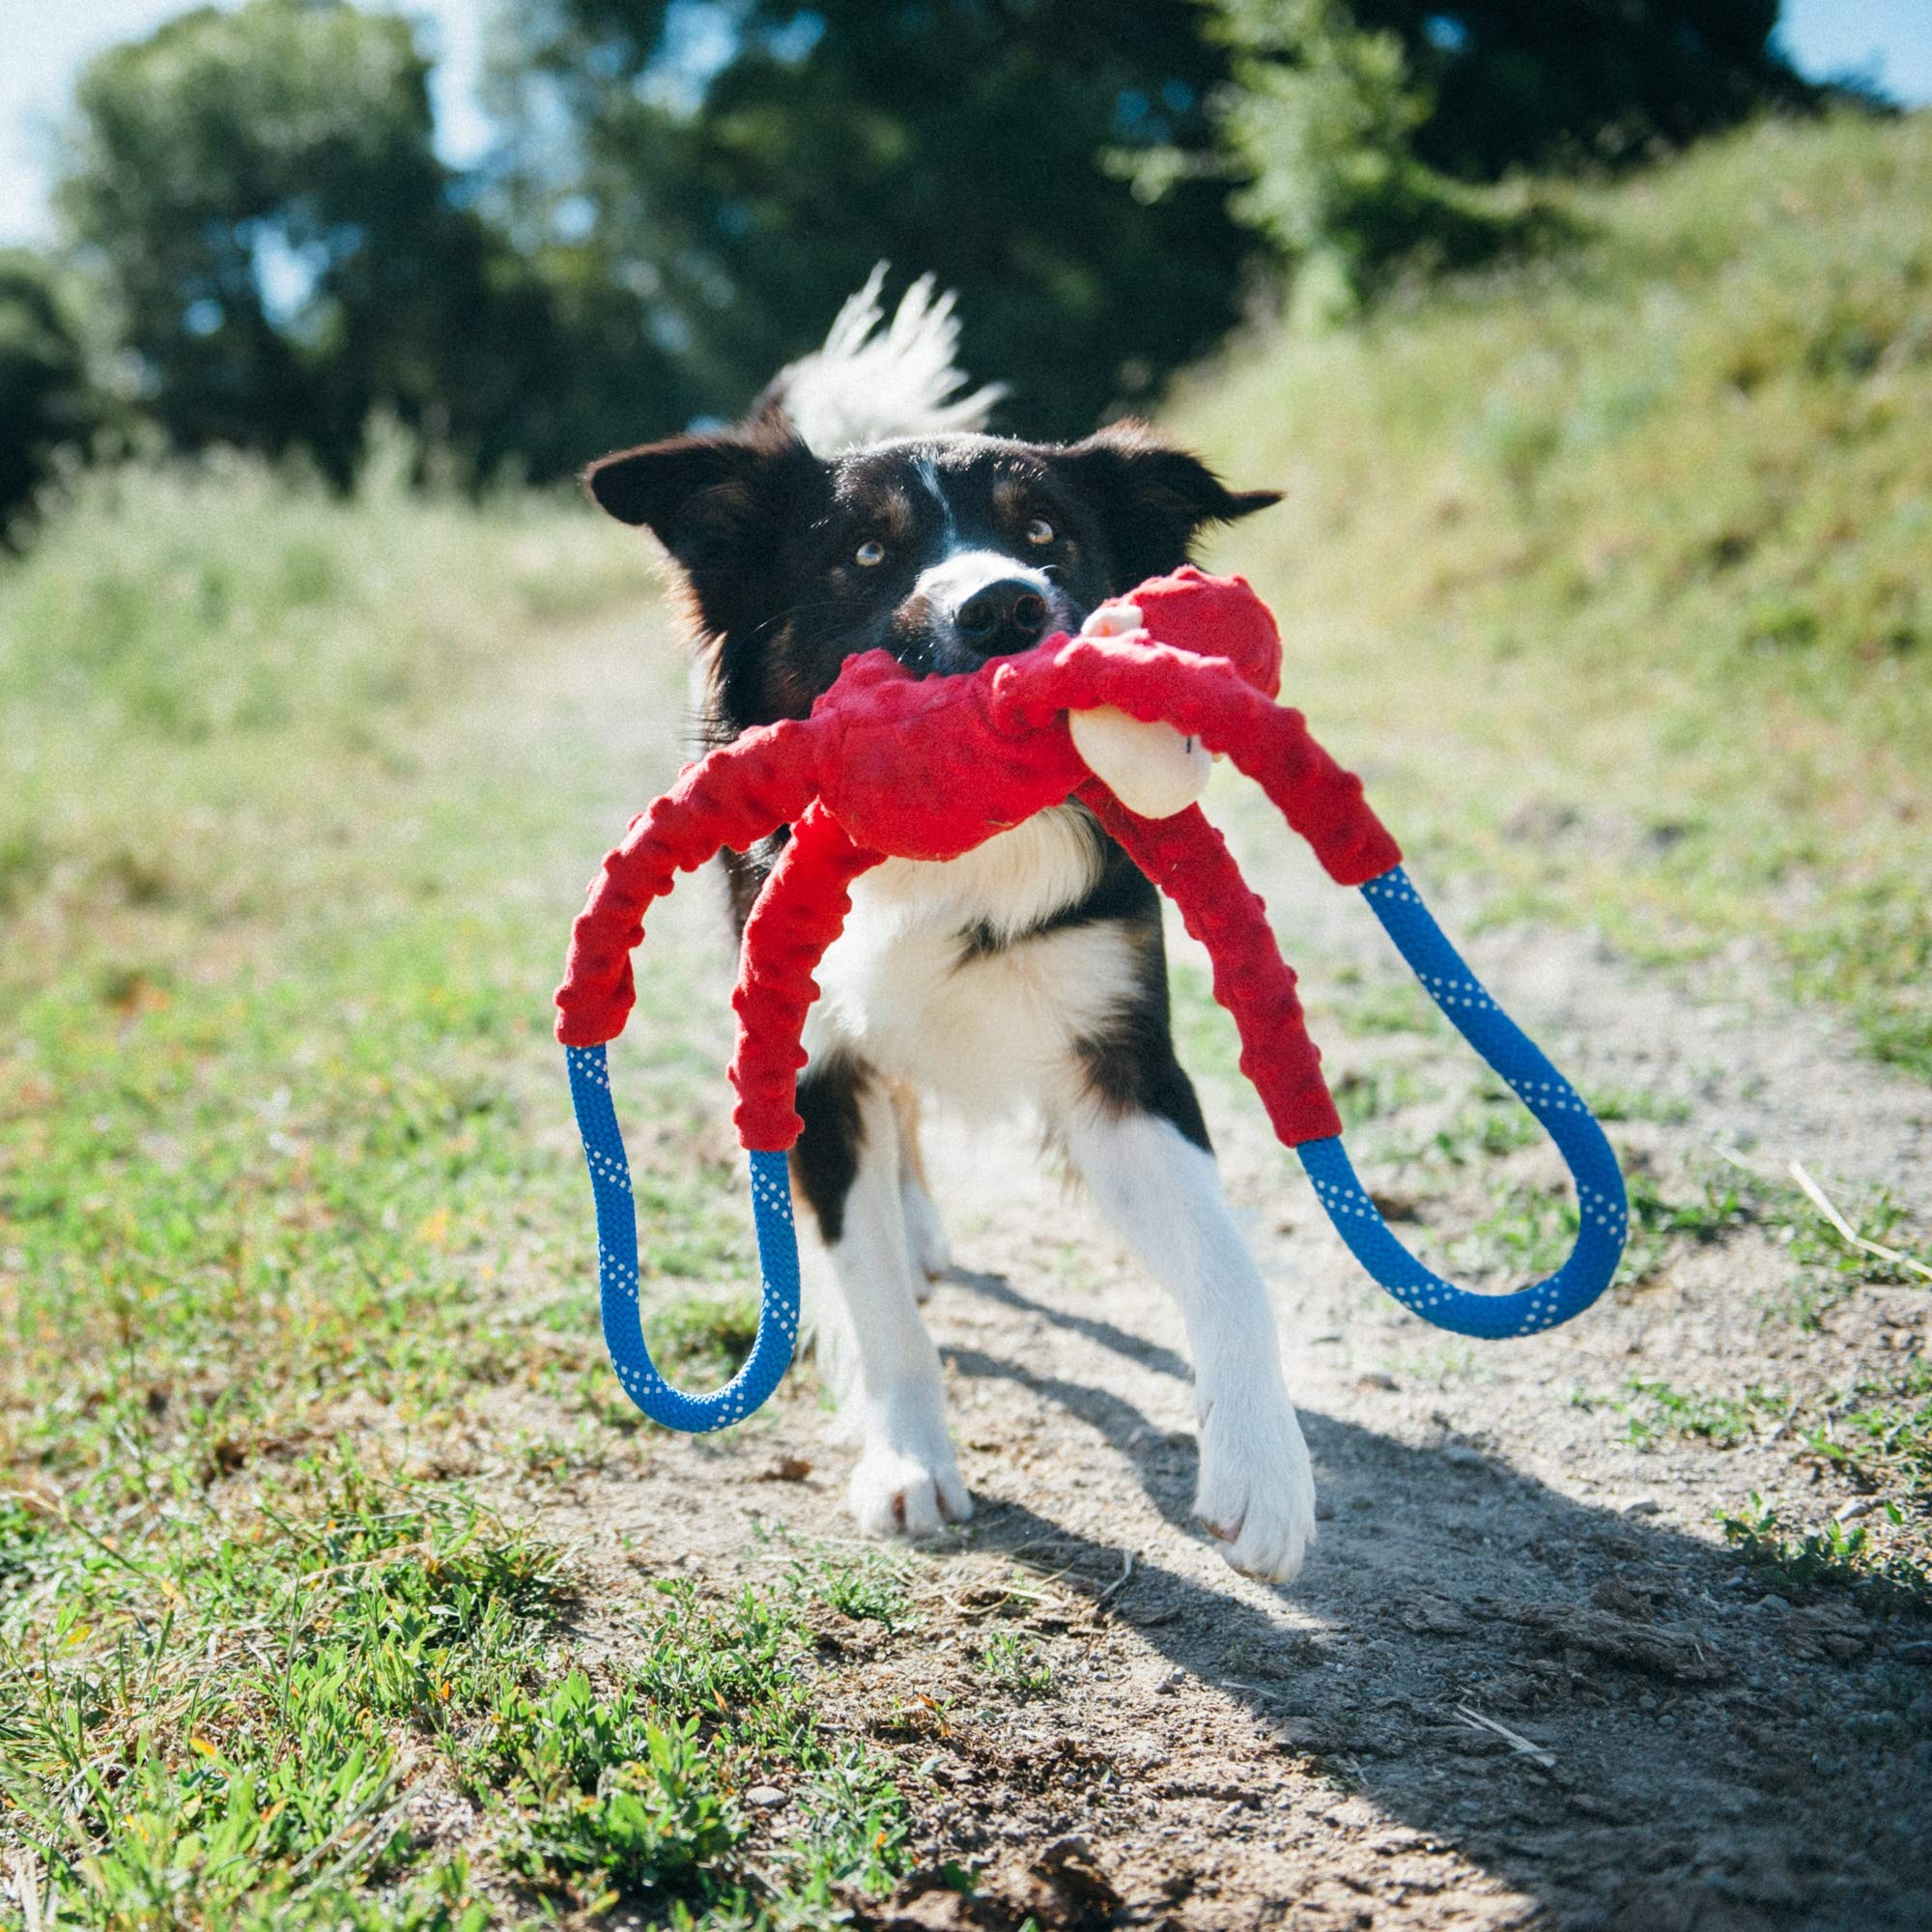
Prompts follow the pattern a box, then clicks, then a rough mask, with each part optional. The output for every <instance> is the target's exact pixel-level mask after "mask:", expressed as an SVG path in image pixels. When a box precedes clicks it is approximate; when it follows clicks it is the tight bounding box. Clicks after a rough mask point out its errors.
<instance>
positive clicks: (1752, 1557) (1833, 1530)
mask: <svg viewBox="0 0 1932 1932" xmlns="http://www.w3.org/2000/svg"><path fill="white" fill-rule="evenodd" d="M1882 1520H1884V1521H1885V1522H1886V1523H1887V1524H1888V1525H1889V1527H1890V1528H1891V1529H1892V1530H1897V1529H1899V1528H1900V1527H1902V1525H1903V1524H1904V1521H1905V1517H1904V1513H1903V1511H1901V1510H1900V1509H1899V1507H1898V1505H1897V1504H1896V1503H1888V1504H1887V1505H1886V1506H1885V1508H1884V1511H1883V1513H1882ZM1718 1523H1719V1528H1721V1529H1722V1531H1723V1533H1724V1541H1725V1542H1726V1543H1728V1544H1729V1545H1730V1546H1731V1548H1733V1549H1735V1550H1736V1551H1737V1552H1738V1553H1739V1555H1741V1556H1742V1557H1744V1559H1745V1560H1746V1561H1747V1563H1749V1564H1750V1565H1751V1566H1752V1568H1753V1569H1756V1570H1759V1571H1761V1572H1763V1573H1764V1575H1765V1577H1767V1579H1768V1580H1770V1581H1772V1582H1774V1583H1776V1584H1778V1585H1780V1586H1781V1587H1782V1588H1784V1589H1787V1590H1793V1591H1807V1590H1814V1589H1819V1588H1826V1587H1836V1588H1839V1589H1855V1590H1861V1591H1863V1592H1865V1593H1866V1594H1868V1595H1869V1596H1871V1597H1872V1598H1873V1599H1874V1600H1875V1601H1876V1602H1878V1603H1880V1604H1882V1605H1892V1606H1898V1607H1909V1608H1914V1609H1920V1610H1932V1567H1928V1565H1927V1563H1926V1562H1925V1561H1924V1560H1923V1558H1922V1557H1921V1556H1918V1555H1914V1554H1912V1553H1909V1552H1908V1551H1906V1550H1903V1549H1898V1548H1892V1547H1891V1546H1890V1544H1889V1542H1888V1541H1886V1540H1884V1539H1882V1538H1880V1537H1879V1536H1878V1535H1876V1534H1875V1533H1874V1532H1873V1531H1872V1530H1871V1529H1869V1528H1867V1527H1866V1526H1865V1525H1864V1524H1863V1523H1852V1524H1846V1523H1844V1522H1840V1521H1838V1520H1835V1519H1834V1520H1832V1521H1830V1522H1828V1523H1826V1524H1825V1525H1824V1527H1823V1528H1822V1529H1816V1530H1807V1531H1804V1532H1802V1533H1794V1532H1792V1531H1791V1530H1790V1529H1788V1528H1787V1527H1786V1525H1785V1520H1784V1517H1783V1515H1782V1513H1781V1512H1780V1511H1778V1510H1777V1509H1776V1507H1775V1506H1774V1505H1772V1504H1771V1503H1769V1502H1767V1501H1766V1500H1765V1499H1764V1497H1763V1496H1761V1495H1760V1494H1758V1492H1756V1491H1755V1490H1753V1491H1752V1492H1751V1494H1750V1499H1749V1501H1748V1503H1747V1505H1746V1507H1745V1508H1744V1509H1742V1510H1738V1511H1725V1510H1720V1511H1719V1513H1718Z"/></svg>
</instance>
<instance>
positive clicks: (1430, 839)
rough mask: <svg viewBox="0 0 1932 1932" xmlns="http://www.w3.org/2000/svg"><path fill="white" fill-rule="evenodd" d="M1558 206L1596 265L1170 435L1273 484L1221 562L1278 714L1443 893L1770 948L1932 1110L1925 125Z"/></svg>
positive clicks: (1243, 381)
mask: <svg viewBox="0 0 1932 1932" xmlns="http://www.w3.org/2000/svg"><path fill="white" fill-rule="evenodd" d="M1555 191H1556V192H1559V193H1560V195H1561V197H1562V200H1563V204H1564V207H1565V209H1566V211H1567V212H1568V213H1570V214H1572V215H1573V216H1574V217H1575V219H1576V221H1577V223H1578V224H1579V225H1580V227H1581V228H1582V229H1583V231H1584V232H1585V235H1586V237H1587V239H1586V240H1585V241H1583V242H1582V243H1581V244H1580V246H1579V247H1578V248H1577V250H1576V251H1575V252H1572V253H1567V254H1565V255H1563V256H1560V257H1558V258H1555V259H1553V260H1550V261H1546V262H1541V263H1535V264H1531V265H1527V266H1524V267H1521V268H1519V269H1516V270H1509V271H1505V272H1499V273H1497V274H1496V275H1493V276H1491V277H1486V278H1483V279H1480V280H1477V281H1473V282H1469V283H1463V284H1453V285H1450V286H1448V287H1446V288H1438V289H1437V290H1436V291H1435V292H1434V293H1430V294H1425V295H1423V296H1421V297H1419V298H1416V299H1415V300H1413V301H1412V302H1411V303H1409V304H1407V305H1404V306H1397V307H1395V308H1392V309H1389V310H1386V311H1384V312H1383V313H1382V314H1381V315H1380V316H1379V317H1378V318H1377V319H1375V320H1373V321H1372V322H1371V323H1370V324H1368V325H1367V326H1365V327H1362V328H1359V329H1356V330H1351V331H1350V332H1349V333H1347V334H1339V335H1334V336H1330V337H1325V338H1316V339H1297V338H1293V337H1278V338H1274V339H1271V340H1267V341H1264V342H1260V343H1257V344H1254V345H1251V346H1250V347H1249V348H1248V349H1246V350H1244V351H1242V352H1241V353H1239V354H1237V355H1235V356H1233V357H1232V358H1231V359H1230V361H1229V363H1228V364H1227V366H1225V367H1223V368H1219V369H1216V370H1214V371H1212V372H1210V373H1209V374H1208V375H1205V376H1204V377H1202V378H1201V379H1200V380H1199V381H1198V382H1197V383H1196V384H1195V385H1194V387H1193V389H1192V391H1191V393H1190V394H1188V395H1187V396H1186V397H1184V398H1183V399H1182V400H1181V402H1180V403H1179V407H1178V408H1177V409H1176V411H1175V412H1173V413H1174V420H1175V423H1176V426H1177V427H1178V428H1179V429H1180V430H1181V431H1182V432H1184V433H1186V434H1187V435H1189V436H1191V437H1192V438H1193V439H1194V440H1197V441H1198V442H1199V443H1200V444H1201V445H1202V446H1203V447H1205V448H1207V449H1208V450H1209V451H1210V452H1211V453H1212V454H1213V455H1214V456H1215V457H1216V459H1217V460H1218V461H1219V463H1220V464H1221V465H1222V466H1223V467H1224V468H1225V469H1226V470H1227V471H1228V473H1229V474H1230V475H1231V476H1233V477H1235V478H1236V479H1237V480H1238V481H1240V482H1242V483H1244V484H1259V483H1272V484H1277V485H1284V486H1286V488H1287V489H1288V492H1289V497H1288V501H1287V503H1286V504H1285V505H1284V506H1283V507H1282V508H1281V509H1280V510H1277V511H1275V512H1272V513H1271V514H1270V515H1269V516H1268V517H1266V518H1262V519H1258V520H1257V521H1256V522H1254V523H1253V524H1249V525H1244V526H1242V528H1241V530H1240V532H1239V534H1238V536H1237V537H1236V538H1235V539H1231V545H1230V547H1231V550H1237V552H1238V557H1239V561H1240V565H1241V567H1242V569H1244V570H1245V571H1246V572H1247V573H1248V574H1249V575H1250V576H1252V577H1253V578H1254V579H1255V580H1256V582H1257V583H1258V586H1259V587H1260V588H1261V589H1262V590H1263V591H1264V594H1266V595H1268V596H1269V597H1270V599H1271V600H1272V601H1273V603H1274V605H1275V608H1276V610H1277V611H1279V612H1280V613H1281V615H1282V618H1283V622H1284V636H1285V642H1286V646H1287V672H1286V689H1287V692H1288V695H1289V696H1290V698H1291V699H1292V700H1293V702H1295V703H1297V704H1299V705H1301V706H1302V707H1303V708H1305V709H1306V710H1307V711H1308V713H1309V715H1310V717H1311V718H1312V720H1313V721H1314V723H1315V725H1316V727H1317V729H1318V730H1319V731H1320V732H1321V734H1322V736H1323V738H1324V740H1325V741H1326V742H1328V743H1329V744H1330V745H1331V746H1332V747H1333V748H1334V749H1335V751H1336V752H1337V753H1338V754H1339V755H1341V756H1342V757H1343V758H1344V759H1345V761H1346V762H1348V763H1350V764H1352V765H1354V766H1356V767H1357V768H1358V769H1361V770H1363V771H1364V773H1365V774H1366V776H1367V777H1368V779H1369V781H1370V785H1371V789H1372V793H1373V795H1374V796H1375V798H1376V799H1377V800H1378V803H1379V804H1380V805H1381V806H1382V807H1383V808H1384V810H1385V811H1386V814H1387V816H1388V817H1389V819H1390V821H1391V823H1392V824H1393V825H1394V826H1395V828H1396V829H1397V831H1398V834H1399V835H1400V836H1401V837H1402V838H1404V840H1405V843H1406V845H1407V846H1408V848H1409V849H1410V851H1411V853H1412V854H1413V855H1414V856H1415V857H1416V858H1417V860H1418V861H1419V863H1420V865H1421V867H1422V868H1423V871H1424V874H1425V875H1427V873H1428V871H1429V870H1430V869H1431V868H1432V867H1440V866H1442V865H1445V864H1446V865H1449V866H1451V867H1455V868H1457V869H1461V870H1463V871H1466V872H1471V873H1475V874H1478V875H1480V876H1481V877H1482V878H1483V879H1485V880H1487V881H1488V882H1489V886H1490V890H1491V897H1492V914H1493V916H1495V917H1498V918H1508V917H1513V916H1517V915H1519V914H1531V915H1534V914H1548V913H1550V912H1556V913H1561V914H1563V915H1565V916H1568V917H1572V918H1576V919H1579V920H1587V921H1590V922H1593V923H1596V924H1597V925H1599V926H1600V927H1601V928H1603V929H1604V930H1605V932H1607V933H1608V934H1609V935H1611V936H1612V937H1613V938H1614V939H1616V940H1617V941H1618V942H1620V943H1621V944H1622V945H1623V946H1624V947H1625V948H1626V949H1627V950H1629V951H1630V952H1633V953H1634V954H1635V955H1636V956H1638V957H1640V958H1646V959H1653V960H1669V959H1677V958H1683V957H1687V956H1691V955H1695V954H1699V953H1705V952H1713V951H1715V950H1716V949H1718V948H1719V947H1722V946H1724V945H1727V944H1728V943H1730V942H1732V941H1734V940H1738V939H1745V940H1748V941H1750V942H1752V943H1753V944H1755V945H1757V946H1758V947H1760V948H1761V949H1762V951H1763V953H1764V955H1765V956H1766V957H1767V958H1768V959H1769V960H1770V962H1771V963H1772V965H1773V967H1774V969H1775V971H1776V973H1777V974H1779V975H1781V977H1782V979H1783V980H1784V981H1785V982H1786V983H1787V984H1788V985H1789V986H1790V987H1792V988H1794V989H1796V990H1797V991H1799V992H1800V993H1802V994H1804V995H1805V996H1807V997H1811V998H1816V999H1820V1000H1826V1001H1830V1002H1832V1003H1834V1004H1837V1005H1841V1006H1842V1007H1844V1008H1845V1009H1846V1010H1847V1011H1848V1012H1849V1014H1850V1015H1851V1016H1852V1018H1853V1019H1854V1020H1855V1022H1856V1023H1857V1026H1858V1028H1859V1030H1860V1033H1861V1037H1862V1039H1863V1041H1864V1044H1865V1046H1866V1047H1867V1048H1868V1050H1869V1051H1870V1052H1871V1053H1873V1054H1874V1055H1876V1056H1878V1057H1879V1058H1880V1059H1883V1060H1885V1061H1889V1062H1890V1063H1891V1064H1893V1065H1897V1066H1899V1067H1901V1068H1904V1069H1906V1070H1908V1071H1911V1072H1914V1073H1916V1074H1918V1076H1919V1077H1920V1078H1932V895H1927V894H1926V892H1925V890H1924V882H1925V880H1926V878H1927V877H1928V876H1932V764H1928V761H1927V759H1926V757H1925V756H1924V753H1923V749H1922V748H1923V747H1925V746H1926V745H1928V744H1932V439H1928V438H1927V437H1926V435H1925V431H1924V425H1925V424H1926V423H1927V422H1928V421H1932V229H1928V227H1927V224H1926V222H1925V220H1924V218H1923V215H1924V209H1925V206H1926V203H1927V200H1928V197H1932V116H1927V115H1923V114H1920V115H1916V116H1912V117H1908V118H1906V119H1903V120H1899V121H1894V122H1889V123H1879V122H1872V121H1868V120H1862V119H1855V118H1846V119H1842V120H1836V121H1831V122H1828V123H1826V124H1824V125H1803V126H1788V125H1772V126H1765V127H1761V128H1755V129H1751V130H1747V131H1746V132H1744V133H1742V134H1740V135H1738V136H1736V137H1734V138H1731V139H1728V140H1725V141H1722V142H1719V143H1715V144H1712V145H1710V146H1708V147H1706V148H1703V149H1700V150H1698V151H1696V152H1694V153H1692V154H1691V155H1690V156H1688V157H1686V158H1684V159H1682V160H1679V161H1676V162H1673V163H1671V164H1670V165H1668V166H1666V167H1663V168H1661V169H1658V170H1656V171H1653V172H1650V173H1647V174H1644V175H1641V176H1638V177H1636V178H1634V179H1633V180H1631V181H1628V182H1626V183H1624V184H1622V185H1618V186H1615V187H1612V188H1603V189H1596V188H1590V189H1568V188H1566V189H1561V190H1555ZM1848 1077H1852V1076H1850V1075H1849V1074H1848Z"/></svg>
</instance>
